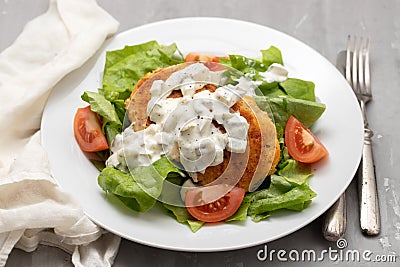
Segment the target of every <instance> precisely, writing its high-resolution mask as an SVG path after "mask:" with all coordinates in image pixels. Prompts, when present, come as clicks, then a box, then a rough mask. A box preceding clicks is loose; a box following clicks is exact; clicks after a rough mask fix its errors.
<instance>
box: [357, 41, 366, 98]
mask: <svg viewBox="0 0 400 267" xmlns="http://www.w3.org/2000/svg"><path fill="white" fill-rule="evenodd" d="M358 88H359V91H358V93H360V94H364V93H365V83H364V66H363V38H362V37H360V49H359V50H358Z"/></svg>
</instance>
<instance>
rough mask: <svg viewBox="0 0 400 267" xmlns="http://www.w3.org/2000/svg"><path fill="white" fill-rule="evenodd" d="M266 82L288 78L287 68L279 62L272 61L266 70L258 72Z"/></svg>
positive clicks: (281, 80)
mask: <svg viewBox="0 0 400 267" xmlns="http://www.w3.org/2000/svg"><path fill="white" fill-rule="evenodd" d="M259 74H260V75H261V76H262V77H263V78H264V80H265V81H266V82H268V83H272V82H283V81H285V80H286V79H287V78H288V70H287V69H286V68H285V67H284V66H283V65H281V64H279V63H272V64H271V65H270V66H269V67H268V69H267V71H265V72H260V73H259Z"/></svg>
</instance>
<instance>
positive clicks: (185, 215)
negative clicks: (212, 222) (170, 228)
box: [163, 203, 204, 233]
mask: <svg viewBox="0 0 400 267" xmlns="http://www.w3.org/2000/svg"><path fill="white" fill-rule="evenodd" d="M163 206H164V208H166V209H167V210H168V211H169V214H170V215H172V216H173V217H174V218H175V219H176V220H177V221H178V222H180V223H186V224H188V226H189V227H190V229H191V230H192V232H193V233H195V232H197V231H198V230H199V229H200V228H201V227H202V226H203V225H204V222H202V221H198V220H196V219H195V218H193V216H192V215H190V214H189V212H188V211H187V209H186V208H185V207H178V206H173V205H168V204H166V203H163Z"/></svg>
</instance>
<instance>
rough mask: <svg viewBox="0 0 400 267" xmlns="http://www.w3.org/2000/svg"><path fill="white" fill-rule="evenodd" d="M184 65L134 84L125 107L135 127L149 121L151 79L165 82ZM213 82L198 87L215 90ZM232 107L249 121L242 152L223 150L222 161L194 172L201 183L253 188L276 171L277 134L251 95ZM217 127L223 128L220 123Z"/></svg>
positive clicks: (277, 156) (145, 124)
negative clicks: (245, 142)
mask: <svg viewBox="0 0 400 267" xmlns="http://www.w3.org/2000/svg"><path fill="white" fill-rule="evenodd" d="M185 66H187V65H186V64H180V65H175V66H171V67H168V68H164V69H158V70H156V71H154V72H152V73H149V74H147V75H146V76H144V77H143V78H142V79H141V80H140V81H139V82H138V83H137V84H136V86H135V87H134V89H133V91H132V94H131V96H130V98H129V99H127V101H126V108H127V110H128V116H129V119H130V121H131V122H133V123H134V126H133V127H134V130H135V131H140V130H143V129H145V128H146V127H148V126H149V125H150V124H151V123H152V122H151V121H150V119H149V118H148V117H147V113H146V110H147V104H148V103H149V101H150V99H151V94H150V88H151V86H152V84H153V82H154V81H156V80H163V81H165V80H166V79H168V77H169V76H170V75H171V74H172V73H174V72H175V71H178V70H180V69H183V68H184V67H185ZM216 88H217V87H216V86H215V85H210V84H209V85H205V86H204V87H203V88H201V89H199V90H197V91H196V92H198V91H202V90H209V91H210V92H214V91H215V90H216ZM181 96H182V94H181V92H180V91H173V92H172V93H171V95H169V96H168V97H174V98H175V97H181ZM231 110H232V111H234V112H239V113H240V115H241V116H243V117H244V118H245V119H246V121H247V122H248V124H249V129H248V133H247V137H248V142H247V148H246V151H245V152H244V153H231V152H229V151H226V150H225V151H224V160H223V162H222V163H220V164H218V165H216V166H209V167H207V168H206V170H205V172H204V173H196V174H195V176H196V177H195V178H196V179H197V181H198V182H199V184H201V185H206V184H210V183H213V182H214V183H221V182H223V183H228V184H236V186H238V187H241V188H244V189H245V190H247V191H248V190H250V191H252V190H254V189H256V187H258V185H259V184H260V183H261V182H262V181H263V180H264V178H265V177H266V176H267V175H268V174H272V173H274V172H275V167H276V165H277V163H278V161H279V154H280V148H279V143H278V140H277V137H276V131H275V126H274V124H273V122H272V121H271V119H270V118H269V117H268V114H267V113H266V112H264V111H262V110H261V109H260V108H259V107H258V106H257V104H256V102H255V100H254V99H253V98H252V97H249V96H245V97H243V98H242V99H240V100H238V101H237V102H236V103H235V104H234V105H233V106H232V107H231ZM219 128H220V129H221V130H222V131H224V129H223V127H222V126H219Z"/></svg>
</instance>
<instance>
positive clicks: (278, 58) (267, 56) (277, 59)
mask: <svg viewBox="0 0 400 267" xmlns="http://www.w3.org/2000/svg"><path fill="white" fill-rule="evenodd" d="M261 54H262V62H263V63H264V65H266V67H269V66H270V65H271V64H272V63H279V64H281V65H283V60H282V53H281V50H279V49H278V48H277V47H275V46H273V45H271V46H270V47H269V48H268V49H267V50H261Z"/></svg>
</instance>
